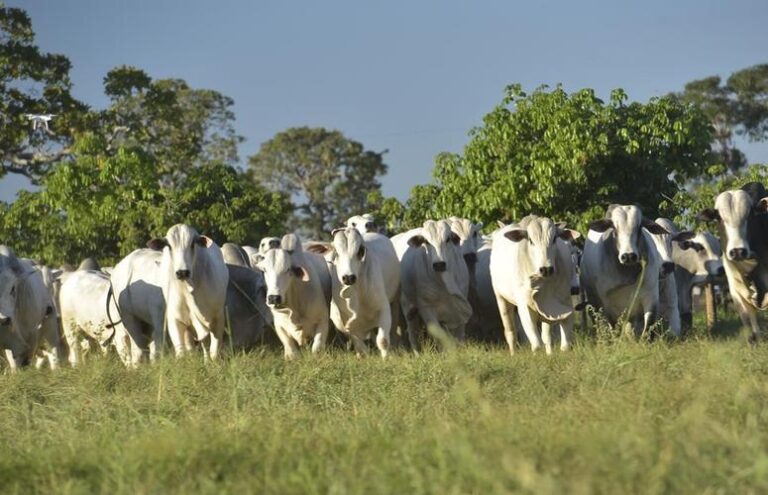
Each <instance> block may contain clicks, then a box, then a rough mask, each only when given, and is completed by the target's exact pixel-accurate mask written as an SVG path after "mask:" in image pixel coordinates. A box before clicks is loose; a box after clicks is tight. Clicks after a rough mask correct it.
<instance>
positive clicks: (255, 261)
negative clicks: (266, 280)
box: [249, 253, 264, 272]
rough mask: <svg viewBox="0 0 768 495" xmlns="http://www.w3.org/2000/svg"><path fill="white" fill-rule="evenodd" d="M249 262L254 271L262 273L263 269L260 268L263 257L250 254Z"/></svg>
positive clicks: (257, 254) (258, 254)
mask: <svg viewBox="0 0 768 495" xmlns="http://www.w3.org/2000/svg"><path fill="white" fill-rule="evenodd" d="M249 260H250V262H251V266H252V267H253V268H255V269H256V270H259V271H260V272H263V271H264V267H262V266H261V262H262V261H264V255H263V254H261V253H255V254H252V255H251V256H250V257H249Z"/></svg>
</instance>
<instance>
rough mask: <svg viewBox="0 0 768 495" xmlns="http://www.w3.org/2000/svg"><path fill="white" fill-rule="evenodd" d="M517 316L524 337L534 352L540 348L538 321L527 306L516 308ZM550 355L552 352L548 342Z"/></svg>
mask: <svg viewBox="0 0 768 495" xmlns="http://www.w3.org/2000/svg"><path fill="white" fill-rule="evenodd" d="M517 314H518V316H520V323H521V324H522V325H523V330H525V336H526V337H528V342H530V343H531V350H532V351H533V352H536V351H537V350H538V349H539V347H541V339H540V338H539V331H538V330H539V329H538V324H539V321H538V320H539V319H538V318H537V316H536V315H534V314H532V313H531V310H530V308H528V306H527V305H522V306H518V307H517ZM549 352H550V353H551V352H552V345H551V341H550V351H549Z"/></svg>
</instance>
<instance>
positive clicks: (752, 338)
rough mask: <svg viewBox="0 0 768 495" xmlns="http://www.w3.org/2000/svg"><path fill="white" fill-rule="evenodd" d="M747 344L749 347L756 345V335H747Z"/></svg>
mask: <svg viewBox="0 0 768 495" xmlns="http://www.w3.org/2000/svg"><path fill="white" fill-rule="evenodd" d="M747 342H749V345H751V346H753V347H754V346H756V345H757V335H756V334H754V333H752V334H750V335H749V338H748V339H747Z"/></svg>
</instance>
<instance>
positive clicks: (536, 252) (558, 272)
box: [490, 215, 580, 354]
mask: <svg viewBox="0 0 768 495" xmlns="http://www.w3.org/2000/svg"><path fill="white" fill-rule="evenodd" d="M578 237H580V234H579V233H578V232H576V231H574V230H570V229H566V228H565V226H564V224H555V223H554V222H552V220H550V219H549V218H545V217H538V216H535V215H530V216H527V217H525V218H523V219H522V220H521V221H520V223H519V224H513V225H508V226H506V227H505V228H503V229H500V230H497V231H496V232H494V234H493V250H492V251H491V260H490V271H491V280H492V283H493V290H494V293H495V294H496V301H497V304H498V307H499V313H500V315H501V319H502V322H503V325H504V336H505V338H506V340H507V345H508V346H509V352H510V353H512V354H514V352H515V339H516V335H515V322H514V318H515V315H514V309H515V308H517V313H518V315H519V317H520V321H521V323H522V326H523V330H524V331H525V334H526V336H527V338H528V342H530V344H531V349H532V350H533V351H536V350H537V349H538V348H540V347H541V344H542V341H543V342H544V348H545V350H546V353H547V354H551V353H552V336H551V326H552V325H556V326H557V327H559V329H560V348H561V349H562V350H567V349H569V348H570V336H571V330H572V329H573V303H572V301H571V280H572V278H573V274H574V271H575V266H574V264H573V258H572V257H571V247H570V244H569V242H572V241H573V240H575V239H577V238H578ZM539 323H541V338H539V333H538V328H539Z"/></svg>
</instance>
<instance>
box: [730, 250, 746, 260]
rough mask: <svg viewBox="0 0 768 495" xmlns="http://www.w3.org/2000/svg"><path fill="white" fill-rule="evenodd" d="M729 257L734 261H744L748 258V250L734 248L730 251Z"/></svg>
mask: <svg viewBox="0 0 768 495" xmlns="http://www.w3.org/2000/svg"><path fill="white" fill-rule="evenodd" d="M728 255H729V256H730V257H731V259H732V260H743V259H744V258H746V257H747V250H746V249H745V248H734V249H731V250H730V251H728Z"/></svg>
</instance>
